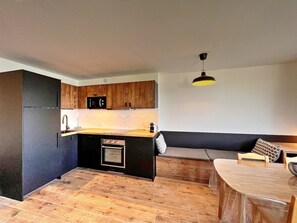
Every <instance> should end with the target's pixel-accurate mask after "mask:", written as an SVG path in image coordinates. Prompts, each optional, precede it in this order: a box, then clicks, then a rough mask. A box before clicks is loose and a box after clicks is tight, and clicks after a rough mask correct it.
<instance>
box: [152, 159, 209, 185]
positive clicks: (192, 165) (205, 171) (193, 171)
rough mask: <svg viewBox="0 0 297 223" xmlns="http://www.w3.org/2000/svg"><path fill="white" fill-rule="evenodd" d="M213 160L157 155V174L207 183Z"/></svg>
mask: <svg viewBox="0 0 297 223" xmlns="http://www.w3.org/2000/svg"><path fill="white" fill-rule="evenodd" d="M212 170H213V162H211V161H206V160H195V159H183V158H172V157H161V156H157V176H160V177H167V178H173V179H178V180H187V181H193V182H199V183H208V182H209V176H210V173H211V171H212Z"/></svg>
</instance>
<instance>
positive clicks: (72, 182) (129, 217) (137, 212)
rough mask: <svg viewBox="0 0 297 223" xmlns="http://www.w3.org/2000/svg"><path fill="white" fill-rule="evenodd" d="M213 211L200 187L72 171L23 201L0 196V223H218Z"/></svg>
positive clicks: (210, 195)
mask: <svg viewBox="0 0 297 223" xmlns="http://www.w3.org/2000/svg"><path fill="white" fill-rule="evenodd" d="M217 209H218V196H217V194H216V193H215V192H213V191H211V190H210V189H209V188H208V186H207V185H206V184H200V183H195V182H190V181H183V180H176V179H168V178H163V177H156V179H155V181H154V182H152V181H148V180H143V179H139V178H132V177H129V176H125V175H117V174H110V173H106V172H100V171H96V170H90V169H83V168H77V169H75V170H73V171H71V172H69V173H67V174H65V175H64V176H63V177H62V179H61V180H54V181H53V182H51V183H50V184H48V185H46V186H44V187H42V188H40V189H38V190H36V191H35V192H33V193H32V194H30V195H28V196H27V197H26V198H25V200H24V201H23V202H19V201H15V200H11V199H8V198H4V197H0V222H9V223H10V222H25V223H26V222H28V223H31V222H44V223H48V222H55V223H56V222H57V223H60V222H61V223H62V222H67V223H68V222H69V223H72V222H76V223H89V222H90V223H91V222H92V223H93V222H104V223H105V222H106V223H123V222H137V223H141V222H147V223H148V222H151V223H162V222H163V223H164V222H166V223H168V222H169V223H171V222H173V223H174V222H182V223H185V222H189V223H204V222H205V223H208V222H219V221H218V219H217Z"/></svg>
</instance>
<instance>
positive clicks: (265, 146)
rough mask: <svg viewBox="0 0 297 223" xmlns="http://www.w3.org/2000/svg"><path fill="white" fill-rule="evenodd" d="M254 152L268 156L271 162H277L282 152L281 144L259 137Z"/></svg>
mask: <svg viewBox="0 0 297 223" xmlns="http://www.w3.org/2000/svg"><path fill="white" fill-rule="evenodd" d="M252 152H253V153H257V154H259V155H262V156H268V157H269V162H272V163H273V162H275V161H276V160H277V159H278V158H279V156H280V153H281V146H278V145H274V144H272V143H270V142H267V141H264V140H263V139H260V138H259V139H258V140H257V143H256V145H255V147H254V148H253V149H252Z"/></svg>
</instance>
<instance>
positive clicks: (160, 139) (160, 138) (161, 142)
mask: <svg viewBox="0 0 297 223" xmlns="http://www.w3.org/2000/svg"><path fill="white" fill-rule="evenodd" d="M156 144H157V149H158V150H159V153H161V154H164V153H165V152H166V149H167V145H166V142H165V140H164V137H163V135H162V134H160V135H159V136H158V138H156Z"/></svg>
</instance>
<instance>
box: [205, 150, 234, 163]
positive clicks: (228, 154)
mask: <svg viewBox="0 0 297 223" xmlns="http://www.w3.org/2000/svg"><path fill="white" fill-rule="evenodd" d="M205 152H206V154H207V156H208V158H209V159H210V160H211V161H214V160H215V159H234V160H236V159H237V153H239V151H228V150H216V149H205Z"/></svg>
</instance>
